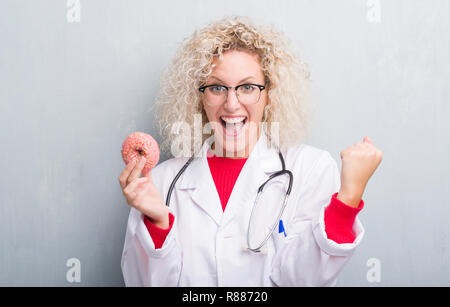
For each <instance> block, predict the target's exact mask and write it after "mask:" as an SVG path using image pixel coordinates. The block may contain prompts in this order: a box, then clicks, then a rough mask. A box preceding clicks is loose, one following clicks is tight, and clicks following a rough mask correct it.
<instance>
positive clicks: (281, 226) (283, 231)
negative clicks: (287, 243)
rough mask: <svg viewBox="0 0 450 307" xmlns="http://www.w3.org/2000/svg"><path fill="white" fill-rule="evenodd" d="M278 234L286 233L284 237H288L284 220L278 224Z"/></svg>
mask: <svg viewBox="0 0 450 307" xmlns="http://www.w3.org/2000/svg"><path fill="white" fill-rule="evenodd" d="M278 233H284V236H285V237H286V231H285V230H284V225H283V220H280V223H279V224H278Z"/></svg>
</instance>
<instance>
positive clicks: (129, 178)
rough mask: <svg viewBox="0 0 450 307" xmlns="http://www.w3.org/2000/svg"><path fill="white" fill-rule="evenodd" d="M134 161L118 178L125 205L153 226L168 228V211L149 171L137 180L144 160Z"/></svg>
mask: <svg viewBox="0 0 450 307" xmlns="http://www.w3.org/2000/svg"><path fill="white" fill-rule="evenodd" d="M136 160H137V159H134V160H132V161H131V162H129V163H128V164H127V166H126V167H125V169H124V170H123V172H122V173H121V174H120V176H119V183H120V186H121V188H122V193H123V195H124V196H125V199H126V200H127V204H128V205H129V206H131V207H134V208H136V209H137V210H139V211H140V212H142V213H143V214H144V215H145V216H147V217H148V218H149V219H150V221H151V222H152V223H153V224H154V225H155V226H157V227H160V228H168V227H169V210H168V209H167V207H166V206H165V204H164V202H163V200H162V197H161V195H160V194H159V192H158V189H157V188H156V186H155V184H154V182H153V179H152V176H151V175H150V173H151V171H148V172H147V173H146V174H142V175H143V177H141V178H139V176H140V174H141V172H142V169H143V168H144V165H145V158H144V157H142V158H141V159H140V160H139V161H136Z"/></svg>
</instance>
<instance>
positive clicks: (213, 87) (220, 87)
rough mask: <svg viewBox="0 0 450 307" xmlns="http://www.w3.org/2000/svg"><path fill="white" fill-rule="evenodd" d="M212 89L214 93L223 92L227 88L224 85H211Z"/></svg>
mask: <svg viewBox="0 0 450 307" xmlns="http://www.w3.org/2000/svg"><path fill="white" fill-rule="evenodd" d="M210 90H211V91H212V92H213V93H221V92H223V91H224V90H225V88H224V87H223V86H212V87H210Z"/></svg>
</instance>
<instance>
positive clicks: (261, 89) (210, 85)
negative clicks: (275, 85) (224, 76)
mask: <svg viewBox="0 0 450 307" xmlns="http://www.w3.org/2000/svg"><path fill="white" fill-rule="evenodd" d="M246 85H253V86H256V87H258V88H259V91H260V92H262V91H264V90H265V89H266V86H265V85H261V84H253V83H244V84H239V85H237V86H226V85H223V84H209V85H204V86H201V87H199V88H198V90H199V91H200V92H202V93H204V92H205V89H207V88H208V87H214V86H220V87H224V88H226V89H227V91H229V90H230V89H231V88H234V90H235V91H236V93H237V90H238V89H239V88H240V87H241V86H246Z"/></svg>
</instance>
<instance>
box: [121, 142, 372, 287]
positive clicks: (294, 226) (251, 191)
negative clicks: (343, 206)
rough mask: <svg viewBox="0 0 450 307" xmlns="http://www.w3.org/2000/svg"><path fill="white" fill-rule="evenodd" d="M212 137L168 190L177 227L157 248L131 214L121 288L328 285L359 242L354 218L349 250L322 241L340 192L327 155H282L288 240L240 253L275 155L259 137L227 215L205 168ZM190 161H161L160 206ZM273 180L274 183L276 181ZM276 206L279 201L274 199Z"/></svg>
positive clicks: (303, 149) (307, 151)
mask: <svg viewBox="0 0 450 307" xmlns="http://www.w3.org/2000/svg"><path fill="white" fill-rule="evenodd" d="M212 142H213V136H211V137H210V138H209V139H207V140H206V141H205V142H204V144H203V146H202V151H201V152H202V154H201V157H197V158H195V159H194V160H193V161H192V162H191V164H190V165H189V166H188V167H187V169H186V170H185V172H184V174H183V175H182V176H181V177H180V179H179V180H178V182H177V183H176V185H175V188H174V189H173V193H172V197H171V204H170V207H169V210H170V212H171V213H172V214H173V215H174V216H175V221H174V225H173V227H172V229H171V231H170V232H169V234H168V235H167V237H166V240H165V241H164V244H163V245H162V247H161V248H160V249H155V246H154V243H153V240H152V238H151V237H150V235H149V232H148V230H147V228H146V226H145V224H144V222H143V219H144V216H143V214H142V213H140V212H139V211H138V210H136V209H134V208H131V211H130V215H129V218H128V225H127V229H126V235H125V244H124V248H123V253H122V259H121V267H122V272H123V276H124V280H125V284H126V286H230V287H231V286H329V285H335V283H336V277H337V275H338V273H339V272H340V271H341V269H342V268H343V266H344V265H345V263H346V262H347V261H348V260H349V258H350V256H351V255H352V253H353V252H354V250H355V248H356V246H357V245H358V244H359V242H360V241H361V239H362V237H363V234H364V229H363V227H362V225H361V223H360V221H359V220H358V218H356V220H355V223H354V225H353V231H354V232H355V234H356V239H355V241H354V242H353V243H346V244H337V243H335V242H334V241H332V240H330V239H327V235H326V232H325V227H324V217H323V216H324V208H325V207H326V206H327V205H328V204H329V202H330V200H331V195H332V194H333V193H334V192H337V191H339V187H340V172H339V170H338V167H337V164H336V161H335V160H334V159H333V158H332V156H331V155H330V154H329V152H328V151H325V150H321V149H318V148H315V147H313V146H311V145H307V144H301V145H298V146H294V147H292V148H290V149H289V150H287V152H283V156H284V159H285V163H286V168H287V169H289V170H291V172H292V173H293V186H292V192H291V195H290V197H289V202H288V205H287V207H286V210H285V212H284V213H283V217H282V219H283V221H284V227H285V230H286V234H287V236H284V234H283V233H278V231H277V230H278V229H277V230H276V231H274V232H273V234H272V236H271V238H270V240H269V241H268V242H267V245H266V248H265V252H263V253H253V252H251V251H248V250H246V249H245V247H246V246H247V245H246V242H247V241H246V238H247V227H248V222H249V217H250V212H251V209H252V206H253V203H254V200H255V198H256V194H257V189H258V187H259V186H260V185H261V184H262V183H263V182H265V181H266V179H267V178H268V177H269V175H270V174H272V173H273V172H275V171H278V170H280V169H281V162H280V159H279V156H278V152H277V151H276V150H275V149H274V148H270V147H269V146H268V145H267V136H266V135H265V134H264V133H261V136H260V138H259V140H258V142H257V143H256V145H255V147H254V149H253V151H252V152H251V154H250V156H249V158H248V160H247V161H246V163H245V164H244V167H243V168H242V170H241V173H240V174H239V177H238V179H237V181H236V183H235V186H234V188H233V190H232V193H231V195H230V198H229V200H228V203H227V206H226V209H225V211H224V212H223V211H222V206H221V203H220V199H219V195H218V193H217V190H216V188H215V184H214V181H213V178H212V175H211V172H210V169H209V165H208V162H207V155H206V153H207V151H208V149H209V148H210V146H211V144H212ZM187 160H188V158H174V159H169V160H167V161H164V162H163V163H161V164H159V165H157V166H156V167H155V168H154V169H153V170H152V178H153V180H154V182H155V184H156V186H157V188H158V190H159V192H160V193H161V195H162V196H163V198H164V200H165V199H166V195H167V192H168V189H169V186H170V184H171V182H172V180H173V179H174V177H175V175H176V174H177V173H178V171H179V170H180V169H181V167H182V166H183V165H184V164H185V162H186V161H187ZM274 180H277V179H274ZM275 198H276V199H278V202H279V204H280V206H281V204H282V201H283V198H284V194H281V193H280V195H278V196H275Z"/></svg>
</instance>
